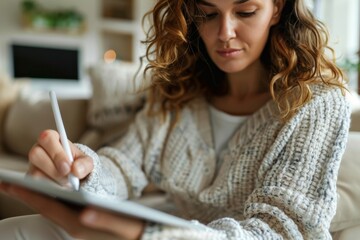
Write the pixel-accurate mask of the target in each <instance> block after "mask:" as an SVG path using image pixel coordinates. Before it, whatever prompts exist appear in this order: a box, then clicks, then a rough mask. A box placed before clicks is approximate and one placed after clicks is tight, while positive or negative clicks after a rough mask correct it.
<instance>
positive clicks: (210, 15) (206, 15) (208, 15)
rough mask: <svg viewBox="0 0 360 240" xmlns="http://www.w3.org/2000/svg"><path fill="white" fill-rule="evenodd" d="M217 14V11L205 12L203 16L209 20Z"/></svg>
mask: <svg viewBox="0 0 360 240" xmlns="http://www.w3.org/2000/svg"><path fill="white" fill-rule="evenodd" d="M217 15H218V14H217V13H205V14H204V18H205V20H211V19H213V18H215V17H216V16H217Z"/></svg>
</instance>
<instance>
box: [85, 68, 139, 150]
mask: <svg viewBox="0 0 360 240" xmlns="http://www.w3.org/2000/svg"><path fill="white" fill-rule="evenodd" d="M137 71H138V66H137V65H135V64H132V63H127V62H121V61H116V62H113V63H100V64H97V65H95V66H93V67H91V68H90V69H89V75H90V80H91V84H92V88H93V94H92V98H91V99H90V101H89V108H88V113H87V119H88V124H89V126H90V127H92V129H90V130H91V134H88V135H85V136H89V137H88V138H89V139H81V141H82V142H84V143H87V144H88V145H90V146H96V147H95V148H97V147H99V146H101V145H103V144H105V143H108V142H109V141H111V140H112V139H114V138H117V137H119V135H120V134H122V132H123V131H122V130H124V129H126V127H127V125H128V123H129V122H131V120H132V119H133V118H134V116H135V114H136V113H137V112H138V111H139V110H140V109H141V108H142V107H143V105H144V102H145V96H144V94H143V93H141V94H140V93H137V92H136V89H137V87H139V86H140V84H141V83H142V81H141V77H142V72H140V73H139V74H138V75H136V73H137ZM135 76H139V77H138V78H136V79H135ZM115 129H116V130H115ZM94 132H95V133H94ZM90 136H92V137H90ZM94 136H96V137H94ZM90 139H91V140H90ZM94 141H96V142H94Z"/></svg>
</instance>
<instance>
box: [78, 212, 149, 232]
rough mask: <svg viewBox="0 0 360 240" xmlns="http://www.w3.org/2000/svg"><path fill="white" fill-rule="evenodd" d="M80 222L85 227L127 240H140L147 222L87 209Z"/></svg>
mask: <svg viewBox="0 0 360 240" xmlns="http://www.w3.org/2000/svg"><path fill="white" fill-rule="evenodd" d="M80 221H81V222H82V223H83V224H84V225H85V226H89V227H92V228H95V229H98V230H102V231H108V232H111V233H113V234H115V235H117V236H119V237H126V238H127V239H139V237H140V235H141V234H142V231H143V229H144V226H145V222H143V221H141V220H138V219H135V218H130V217H125V216H120V215H114V214H111V213H109V212H106V211H102V210H98V209H96V208H87V209H85V210H84V211H83V212H82V214H81V215H80Z"/></svg>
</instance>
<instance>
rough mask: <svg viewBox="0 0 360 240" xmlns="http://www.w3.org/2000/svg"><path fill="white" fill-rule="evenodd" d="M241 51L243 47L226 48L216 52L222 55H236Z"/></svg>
mask: <svg viewBox="0 0 360 240" xmlns="http://www.w3.org/2000/svg"><path fill="white" fill-rule="evenodd" d="M241 51H242V49H235V48H226V49H219V50H217V51H216V52H217V53H218V54H219V55H220V56H222V57H235V56H237V55H238V54H239V53H240V52H241Z"/></svg>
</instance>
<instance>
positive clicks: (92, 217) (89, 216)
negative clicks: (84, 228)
mask: <svg viewBox="0 0 360 240" xmlns="http://www.w3.org/2000/svg"><path fill="white" fill-rule="evenodd" d="M97 215H98V214H97V213H96V212H95V211H91V210H89V211H86V212H85V213H84V215H83V217H82V220H83V221H84V223H93V222H95V221H96V219H97Z"/></svg>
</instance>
